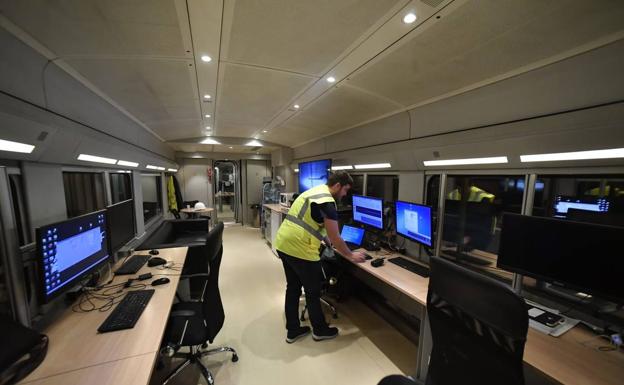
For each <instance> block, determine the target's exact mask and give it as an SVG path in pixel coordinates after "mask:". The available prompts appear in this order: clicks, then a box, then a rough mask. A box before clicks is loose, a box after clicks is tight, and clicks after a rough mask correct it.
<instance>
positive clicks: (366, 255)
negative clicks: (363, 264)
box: [364, 253, 373, 261]
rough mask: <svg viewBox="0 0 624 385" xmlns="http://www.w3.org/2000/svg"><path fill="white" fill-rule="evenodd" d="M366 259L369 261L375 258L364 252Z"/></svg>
mask: <svg viewBox="0 0 624 385" xmlns="http://www.w3.org/2000/svg"><path fill="white" fill-rule="evenodd" d="M364 259H366V260H367V261H368V260H370V259H373V257H371V256H370V255H368V254H366V253H364Z"/></svg>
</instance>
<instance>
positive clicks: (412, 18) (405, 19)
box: [403, 12, 416, 24]
mask: <svg viewBox="0 0 624 385" xmlns="http://www.w3.org/2000/svg"><path fill="white" fill-rule="evenodd" d="M415 21H416V14H415V13H414V12H410V13H408V14H407V15H405V16H403V22H404V23H405V24H412V23H413V22H415Z"/></svg>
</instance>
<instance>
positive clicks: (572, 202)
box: [553, 195, 609, 218]
mask: <svg viewBox="0 0 624 385" xmlns="http://www.w3.org/2000/svg"><path fill="white" fill-rule="evenodd" d="M570 209H577V210H585V211H596V212H607V211H609V200H608V199H606V198H581V197H570V196H564V195H557V196H556V197H555V202H554V214H553V216H554V217H555V218H567V215H568V210H570Z"/></svg>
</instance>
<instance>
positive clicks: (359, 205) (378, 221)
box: [353, 195, 383, 230]
mask: <svg viewBox="0 0 624 385" xmlns="http://www.w3.org/2000/svg"><path fill="white" fill-rule="evenodd" d="M353 220H354V221H356V222H358V223H362V224H364V225H368V226H372V227H374V228H376V229H380V230H383V200H381V199H379V198H372V197H365V196H361V195H354V196H353Z"/></svg>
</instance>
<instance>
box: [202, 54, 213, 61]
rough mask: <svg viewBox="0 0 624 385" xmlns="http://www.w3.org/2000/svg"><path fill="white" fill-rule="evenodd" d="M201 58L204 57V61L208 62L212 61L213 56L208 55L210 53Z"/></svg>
mask: <svg viewBox="0 0 624 385" xmlns="http://www.w3.org/2000/svg"><path fill="white" fill-rule="evenodd" d="M201 59H202V61H203V62H206V63H209V62H211V61H212V58H211V57H210V56H208V55H203V56H202V57H201Z"/></svg>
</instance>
